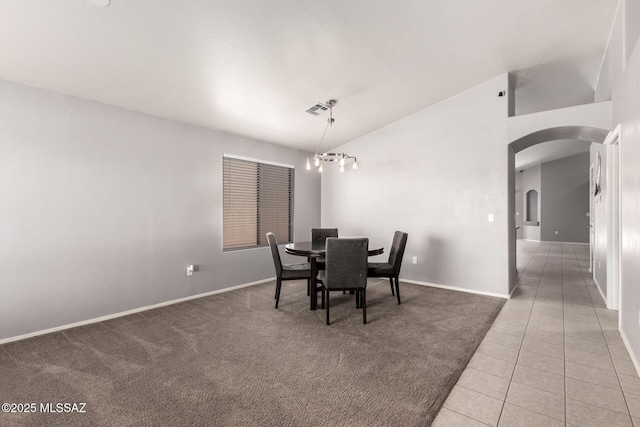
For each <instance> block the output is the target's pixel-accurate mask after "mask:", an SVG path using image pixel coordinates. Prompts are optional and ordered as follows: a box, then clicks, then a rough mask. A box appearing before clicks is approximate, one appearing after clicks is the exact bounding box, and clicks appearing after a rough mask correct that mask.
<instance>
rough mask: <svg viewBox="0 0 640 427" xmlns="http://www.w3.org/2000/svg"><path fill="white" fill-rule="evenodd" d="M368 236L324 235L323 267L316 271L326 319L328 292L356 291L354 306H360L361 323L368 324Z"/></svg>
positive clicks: (328, 304)
mask: <svg viewBox="0 0 640 427" xmlns="http://www.w3.org/2000/svg"><path fill="white" fill-rule="evenodd" d="M368 250H369V239H367V238H357V239H338V238H336V237H329V238H327V254H326V269H325V270H322V271H320V272H319V273H318V282H319V283H321V286H320V291H321V292H322V308H325V305H324V301H325V294H326V300H327V306H326V309H327V325H329V324H330V320H329V307H330V305H331V304H330V303H329V294H330V293H331V291H355V293H356V307H358V308H362V323H367V258H368V256H369V255H368Z"/></svg>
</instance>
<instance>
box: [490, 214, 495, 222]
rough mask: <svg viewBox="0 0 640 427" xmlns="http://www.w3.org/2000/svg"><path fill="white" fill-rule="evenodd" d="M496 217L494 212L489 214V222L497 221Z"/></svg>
mask: <svg viewBox="0 0 640 427" xmlns="http://www.w3.org/2000/svg"><path fill="white" fill-rule="evenodd" d="M495 219H496V217H495V216H493V214H489V222H493V221H495Z"/></svg>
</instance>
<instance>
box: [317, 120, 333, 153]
mask: <svg viewBox="0 0 640 427" xmlns="http://www.w3.org/2000/svg"><path fill="white" fill-rule="evenodd" d="M330 124H331V122H330V121H327V125H326V126H325V127H324V132H323V133H322V138H320V143H319V144H318V146H317V147H316V154H315V155H314V156H313V157H314V158H316V157H317V156H318V151H319V150H320V146H321V145H322V141H324V136H325V135H326V134H327V129H329V125H330Z"/></svg>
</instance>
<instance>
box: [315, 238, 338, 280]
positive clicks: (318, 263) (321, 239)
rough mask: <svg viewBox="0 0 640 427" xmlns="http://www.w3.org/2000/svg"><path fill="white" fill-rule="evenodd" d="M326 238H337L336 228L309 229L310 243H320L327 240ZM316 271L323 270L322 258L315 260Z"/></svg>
mask: <svg viewBox="0 0 640 427" xmlns="http://www.w3.org/2000/svg"><path fill="white" fill-rule="evenodd" d="M327 237H338V229H337V228H312V229H311V243H320V242H324V241H325V240H327ZM316 265H317V266H318V270H324V258H318V259H317V260H316Z"/></svg>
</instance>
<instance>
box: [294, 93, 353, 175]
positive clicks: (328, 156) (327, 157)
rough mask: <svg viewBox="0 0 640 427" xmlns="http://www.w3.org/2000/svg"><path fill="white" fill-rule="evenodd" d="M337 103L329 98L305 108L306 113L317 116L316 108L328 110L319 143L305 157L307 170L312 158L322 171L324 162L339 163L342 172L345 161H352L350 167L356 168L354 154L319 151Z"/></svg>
mask: <svg viewBox="0 0 640 427" xmlns="http://www.w3.org/2000/svg"><path fill="white" fill-rule="evenodd" d="M336 104H337V101H336V100H335V99H330V100H329V101H327V102H326V103H324V104H322V103H320V102H319V103H317V104H315V105H314V106H312V107H310V108H309V109H308V110H307V113H309V114H313V115H314V116H317V115H318V114H319V113H318V110H320V111H327V110H329V118H328V119H327V125H326V126H325V128H324V132H323V134H322V138H320V143H319V144H318V147H317V148H316V153H315V154H314V155H313V157H312V158H311V159H310V158H309V157H307V170H311V160H313V165H314V166H315V167H316V168H318V172H322V170H323V167H322V164H323V163H324V162H338V163H339V164H340V172H344V167H345V165H346V164H347V161H353V163H352V164H351V167H352V168H353V169H358V161H357V159H356V158H355V157H354V156H350V155H348V154H347V153H320V147H321V146H322V141H324V137H325V135H326V134H327V129H329V127H333V123H334V122H335V119H334V118H333V107H334V106H335V105H336Z"/></svg>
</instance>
